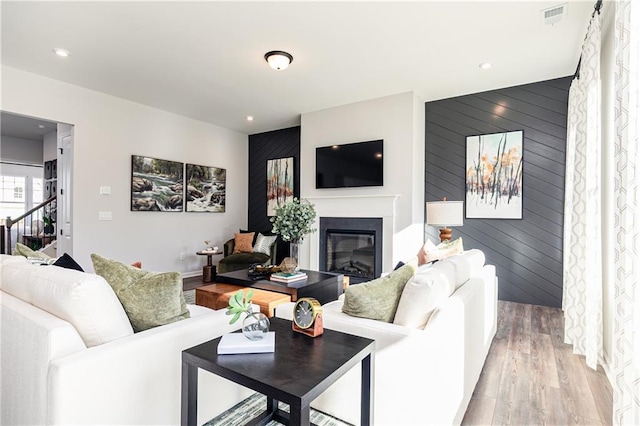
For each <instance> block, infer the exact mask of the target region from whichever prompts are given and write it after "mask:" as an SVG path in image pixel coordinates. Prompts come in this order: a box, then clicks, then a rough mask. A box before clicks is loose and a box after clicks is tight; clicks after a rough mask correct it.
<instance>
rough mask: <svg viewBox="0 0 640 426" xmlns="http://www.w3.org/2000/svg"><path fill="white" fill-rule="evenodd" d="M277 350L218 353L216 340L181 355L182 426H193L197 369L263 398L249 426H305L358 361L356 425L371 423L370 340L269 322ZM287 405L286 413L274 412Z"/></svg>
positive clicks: (217, 341)
mask: <svg viewBox="0 0 640 426" xmlns="http://www.w3.org/2000/svg"><path fill="white" fill-rule="evenodd" d="M271 330H272V331H275V332H276V349H275V352H273V353H266V354H236V355H218V351H217V349H218V343H219V342H220V338H217V339H214V340H210V341H208V342H205V343H202V344H201V345H198V346H194V347H192V348H189V349H187V350H184V351H183V352H182V418H181V421H182V425H189V426H192V425H195V424H196V420H197V413H198V368H202V369H204V370H206V371H209V372H211V373H214V374H217V375H218V376H221V377H224V378H226V379H228V380H231V381H233V382H235V383H238V384H240V385H242V386H245V387H248V388H250V389H253V390H255V391H256V392H259V393H262V394H264V395H266V396H267V410H266V411H265V412H264V413H263V414H261V415H260V416H259V417H257V418H256V419H254V420H252V421H251V422H250V423H248V424H250V425H265V424H267V423H269V421H271V420H277V421H278V422H280V423H283V424H289V425H296V426H297V425H304V426H308V425H309V424H310V421H309V413H310V404H311V402H312V401H313V400H314V399H316V398H317V397H318V396H319V395H320V394H321V393H322V392H324V391H325V390H326V389H327V388H328V387H329V386H330V385H331V384H333V383H334V382H335V381H336V380H338V379H339V378H340V377H341V376H342V375H344V374H345V373H346V372H347V371H349V370H350V369H351V368H352V367H353V366H355V365H357V364H358V363H361V366H362V367H361V368H362V382H361V385H360V386H361V401H360V409H361V414H360V421H361V424H362V425H364V426H367V425H370V424H371V423H373V406H372V404H371V401H372V399H373V370H374V362H373V356H372V354H373V350H374V345H375V341H374V340H371V339H366V338H364V337H359V336H354V335H351V334H346V333H341V332H339V331H333V330H326V329H325V330H324V333H323V334H322V335H321V336H318V337H315V338H313V337H309V336H306V335H303V334H300V333H297V332H295V331H293V330H292V329H291V321H287V320H283V319H281V318H272V319H271ZM278 401H282V402H284V403H285V404H288V405H289V407H290V413H286V412H283V411H281V410H279V409H278Z"/></svg>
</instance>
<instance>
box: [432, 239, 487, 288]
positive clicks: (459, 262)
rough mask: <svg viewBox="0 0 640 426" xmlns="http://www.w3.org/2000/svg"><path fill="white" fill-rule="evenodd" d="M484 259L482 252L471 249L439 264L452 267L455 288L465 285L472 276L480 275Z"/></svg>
mask: <svg viewBox="0 0 640 426" xmlns="http://www.w3.org/2000/svg"><path fill="white" fill-rule="evenodd" d="M484 262H485V257H484V253H483V252H482V250H478V249H471V250H467V251H465V252H463V253H460V254H457V255H455V256H451V257H448V258H446V259H444V260H442V261H440V262H439V263H444V264H451V265H453V267H454V269H455V273H456V281H455V284H456V288H455V289H458V288H460V286H461V285H462V284H464V283H466V282H467V281H468V280H469V278H471V277H472V276H475V275H478V274H480V273H481V270H482V267H483V266H484Z"/></svg>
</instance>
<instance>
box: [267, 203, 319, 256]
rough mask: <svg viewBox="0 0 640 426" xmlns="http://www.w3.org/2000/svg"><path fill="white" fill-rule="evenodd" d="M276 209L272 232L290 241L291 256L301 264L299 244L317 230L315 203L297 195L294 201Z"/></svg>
mask: <svg viewBox="0 0 640 426" xmlns="http://www.w3.org/2000/svg"><path fill="white" fill-rule="evenodd" d="M275 210H276V215H275V216H274V217H272V218H271V223H273V228H272V232H273V233H275V234H279V235H280V237H282V240H283V241H289V242H290V244H289V246H290V249H291V251H292V253H291V257H293V258H294V259H295V260H296V264H298V265H299V264H300V258H299V257H298V249H299V246H298V245H299V244H301V243H302V240H303V239H304V237H305V235H307V234H310V233H312V232H315V231H316V229H315V228H312V226H313V223H314V221H315V219H316V210H315V208H314V206H313V204H311V203H309V202H308V201H301V200H298V199H297V198H296V197H294V198H293V201H291V202H289V203H286V204H284V205H282V206H278V207H276V209H275Z"/></svg>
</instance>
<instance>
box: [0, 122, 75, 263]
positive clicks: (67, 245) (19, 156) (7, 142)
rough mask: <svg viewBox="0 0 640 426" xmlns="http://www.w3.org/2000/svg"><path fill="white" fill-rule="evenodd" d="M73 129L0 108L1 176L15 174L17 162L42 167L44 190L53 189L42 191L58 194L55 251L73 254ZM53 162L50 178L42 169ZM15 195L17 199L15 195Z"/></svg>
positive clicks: (65, 125)
mask: <svg viewBox="0 0 640 426" xmlns="http://www.w3.org/2000/svg"><path fill="white" fill-rule="evenodd" d="M73 130H74V126H73V125H70V124H66V123H58V122H55V121H53V120H48V119H43V118H36V117H28V116H24V115H20V114H14V113H10V112H4V111H0V134H1V139H0V176H5V175H6V176H9V175H11V172H12V170H14V169H15V168H16V165H18V166H21V168H22V169H28V168H32V169H39V179H40V180H43V179H42V178H43V177H44V180H43V182H44V184H43V190H42V191H43V192H47V190H48V189H50V192H48V193H47V194H44V193H43V194H41V195H42V196H43V197H45V198H48V197H49V196H51V195H53V194H55V195H56V204H57V208H56V210H55V211H56V214H55V222H56V227H55V228H56V230H55V234H56V236H57V241H56V245H57V250H55V252H54V254H55V255H60V254H62V253H65V252H66V253H69V254H70V255H72V254H73V226H72V224H73V220H72V212H73V209H72V202H73V191H72V188H73V182H72V178H73V143H74V141H73V139H74V137H73V136H74V131H73ZM52 164H53V165H55V166H56V173H57V176H56V177H54V178H53V179H51V175H49V176H48V178H47V173H46V172H45V173H44V176H43V173H42V170H43V169H46V168H47V167H48V166H50V165H52ZM14 174H15V173H14ZM54 176H55V175H54ZM49 185H50V186H49ZM45 187H46V189H45ZM5 195H7V197H9V195H11V194H0V202H2V200H3V199H4V198H7V197H5ZM26 198H27V197H25V199H26ZM13 199H14V201H15V197H14V198H13ZM30 199H31V198H30ZM32 201H33V200H32ZM43 201H44V199H43ZM36 204H37V203H36ZM34 205H35V204H34V203H33V202H31V203H30V204H29V206H27V205H26V204H25V211H27V210H28V209H30V208H32V207H33V206H34ZM11 216H12V218H16V217H17V216H16V215H15V214H11ZM4 219H5V217H4V216H2V217H0V221H2V222H4ZM15 241H16V238H12V242H13V244H15ZM49 253H50V252H49Z"/></svg>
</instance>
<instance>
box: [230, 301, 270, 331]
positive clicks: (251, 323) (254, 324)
mask: <svg viewBox="0 0 640 426" xmlns="http://www.w3.org/2000/svg"><path fill="white" fill-rule="evenodd" d="M251 298H253V290H252V289H249V291H248V293H247V295H246V296H245V295H244V290H240V291H238V292H237V293H236V294H234V295H233V296H231V298H230V299H229V306H228V307H227V312H226V314H227V315H233V318H231V320H230V321H229V324H234V323H235V322H236V321H238V320H239V319H240V316H241V315H242V314H243V313H244V314H246V316H245V318H244V320H243V321H242V334H244V336H245V337H246V338H247V339H249V340H260V339H262V338H264V337H265V336H266V335H267V333H268V332H269V326H270V325H271V323H270V321H269V318H267V316H266V315H265V314H263V313H262V312H253V310H252V306H251Z"/></svg>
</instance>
